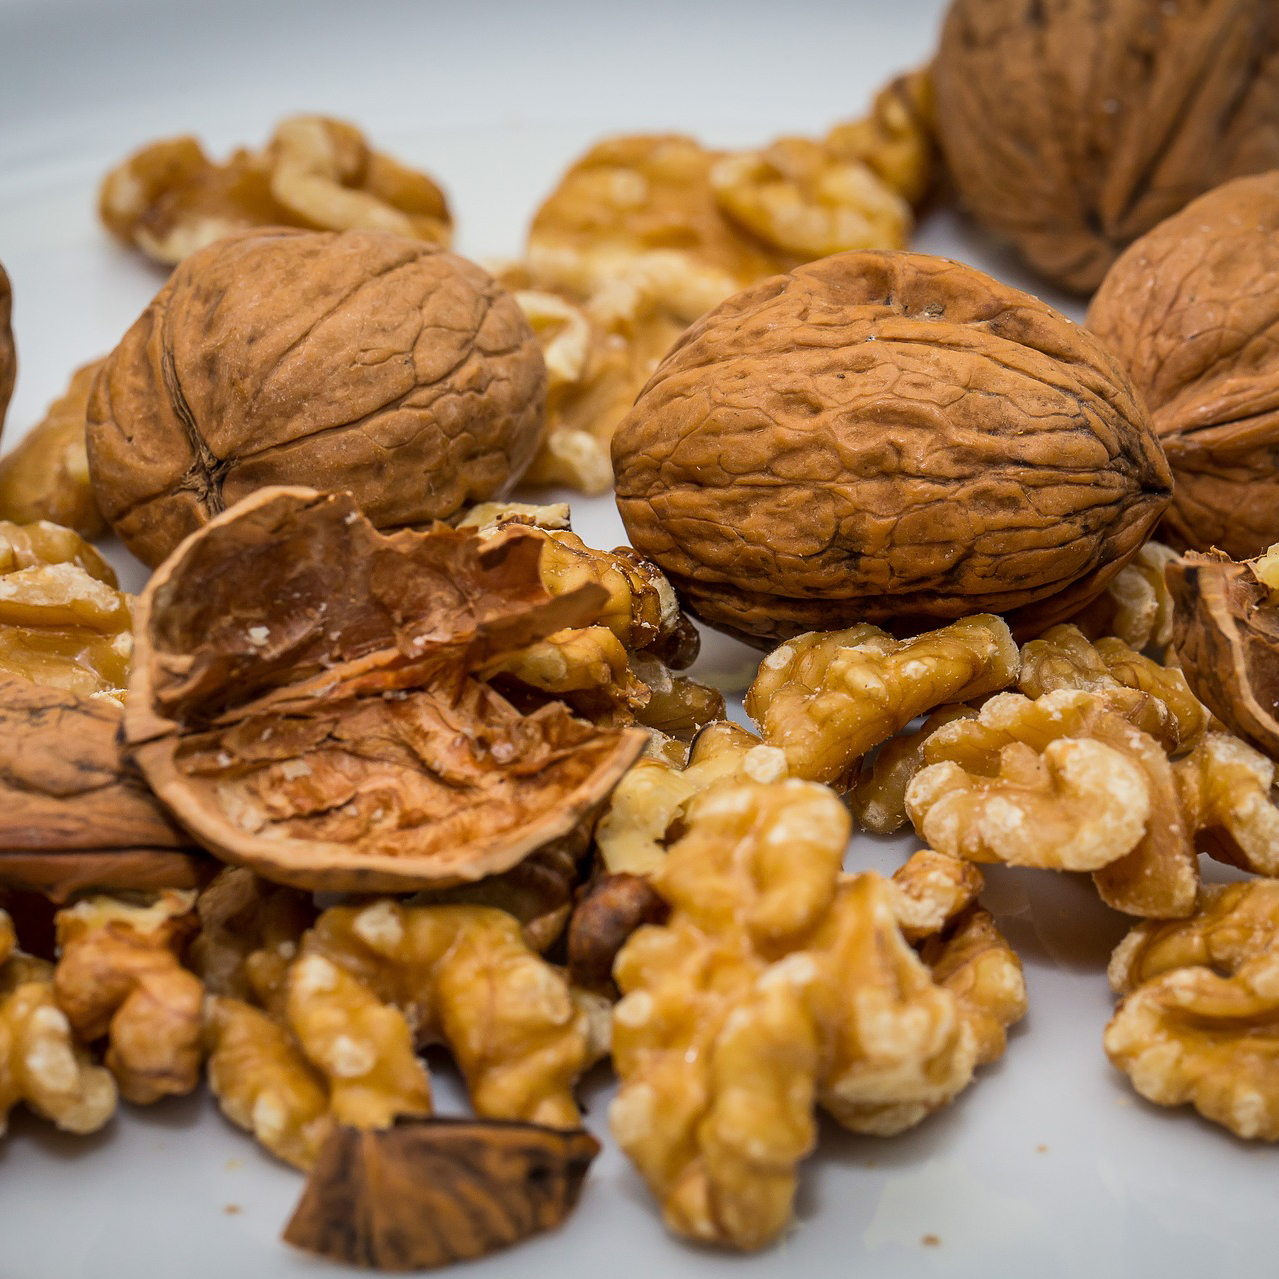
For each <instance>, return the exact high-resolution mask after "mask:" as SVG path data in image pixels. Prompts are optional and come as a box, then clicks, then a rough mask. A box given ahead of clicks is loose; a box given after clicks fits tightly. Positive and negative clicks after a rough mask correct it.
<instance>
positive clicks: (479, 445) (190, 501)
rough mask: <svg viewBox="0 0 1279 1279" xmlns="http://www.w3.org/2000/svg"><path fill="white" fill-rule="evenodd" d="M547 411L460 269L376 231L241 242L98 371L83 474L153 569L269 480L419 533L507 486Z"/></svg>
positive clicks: (478, 287) (534, 375) (517, 353)
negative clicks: (342, 499)
mask: <svg viewBox="0 0 1279 1279" xmlns="http://www.w3.org/2000/svg"><path fill="white" fill-rule="evenodd" d="M263 299H267V301H265V302H264V300H263ZM544 395H545V371H544V367H543V363H542V357H541V354H540V353H539V351H538V349H537V343H536V341H535V340H534V337H533V334H532V331H531V330H530V329H529V327H528V324H527V322H526V321H525V319H524V317H523V315H522V313H521V312H520V309H519V307H518V306H516V305H515V303H514V301H512V299H511V298H510V297H508V296H507V295H506V293H504V292H503V291H502V290H501V289H500V288H499V287H498V286H497V285H496V284H495V283H494V282H493V281H492V280H491V279H490V278H489V277H488V276H487V275H485V273H484V272H483V271H481V270H480V269H479V268H478V267H476V266H473V265H472V264H471V263H469V262H466V261H464V260H463V259H461V258H457V257H454V256H453V255H451V254H449V253H444V252H441V251H439V250H437V249H435V248H433V247H432V246H430V245H427V244H422V243H420V242H417V241H412V240H408V239H405V238H404V237H402V236H398V235H391V234H388V233H386V232H380V231H346V232H340V233H335V232H319V231H291V230H282V229H278V228H277V229H274V230H263V231H248V232H243V233H241V234H239V235H235V236H231V237H228V238H227V239H224V240H221V241H219V242H218V243H216V244H213V245H210V246H209V247H208V248H206V249H202V250H201V251H200V252H198V253H196V254H193V255H192V256H191V257H189V258H187V259H185V260H184V261H183V262H182V264H181V265H180V266H179V267H178V268H177V270H176V271H174V273H173V275H172V276H171V277H170V279H169V281H168V283H167V284H166V285H165V286H164V288H163V289H161V290H160V292H159V293H158V294H157V295H156V297H155V300H154V301H153V302H152V303H151V305H150V306H149V307H148V308H147V309H146V310H145V311H144V312H143V313H142V316H141V317H140V318H139V319H138V321H137V322H136V323H135V324H134V325H133V327H132V328H131V329H130V330H129V331H128V332H127V333H126V334H125V336H124V338H123V339H122V340H121V342H120V344H119V346H117V347H116V349H115V350H114V351H113V352H112V353H111V355H110V356H109V357H108V359H107V363H106V365H105V367H104V368H103V370H102V372H101V374H100V375H99V377H98V380H97V382H96V383H95V386H94V390H93V394H92V396H91V397H90V400H89V408H88V450H89V469H90V472H91V474H92V476H93V487H94V493H95V495H96V497H97V500H98V504H99V506H100V507H101V509H102V513H103V514H104V515H105V516H106V518H107V519H108V521H110V523H111V526H112V528H113V529H114V530H115V532H116V533H117V534H118V535H119V536H120V538H121V539H122V540H123V541H124V543H125V545H126V546H128V547H129V549H130V550H131V551H133V552H134V553H135V554H136V555H137V556H138V557H139V558H140V559H142V560H144V561H145V562H146V563H148V564H152V565H154V564H157V563H159V561H160V560H162V559H163V558H164V557H165V556H166V555H168V554H169V552H170V551H172V550H173V549H174V547H176V546H177V545H178V543H179V542H180V541H181V540H182V539H183V538H184V537H186V536H187V534H189V533H191V532H193V531H195V530H196V529H198V528H201V527H203V526H204V525H205V524H207V523H208V521H209V520H210V519H212V518H213V517H214V516H216V515H217V514H219V513H220V512H221V511H222V510H224V509H225V508H227V507H228V506H231V505H232V504H233V503H235V502H236V501H237V500H238V499H239V498H241V497H243V496H245V495H246V494H248V493H251V492H253V491H255V490H257V489H260V488H263V487H266V486H268V485H271V484H277V483H295V484H307V485H310V486H312V487H314V488H317V489H320V490H322V491H339V490H340V491H346V492H350V493H351V494H352V495H353V497H354V498H355V500H356V502H357V503H358V504H359V506H360V508H361V509H362V510H363V511H364V513H365V514H366V515H367V516H368V517H369V518H370V519H371V520H372V521H373V522H374V523H375V524H376V525H378V526H379V527H388V526H395V525H402V524H416V523H424V522H427V521H430V520H435V519H443V518H445V517H446V516H449V515H452V514H453V513H454V512H455V511H458V510H459V509H461V507H463V506H464V505H466V504H467V503H468V502H472V501H477V500H483V499H487V498H491V497H501V496H503V495H504V494H505V493H506V492H507V491H508V490H509V489H510V488H511V486H512V485H513V484H514V483H515V481H516V480H517V479H518V478H519V476H520V475H521V474H522V473H523V471H524V468H525V467H526V466H527V465H528V462H529V460H530V459H531V458H532V456H533V451H534V449H535V448H536V447H537V442H538V437H539V434H540V431H541V426H542V401H543V399H544Z"/></svg>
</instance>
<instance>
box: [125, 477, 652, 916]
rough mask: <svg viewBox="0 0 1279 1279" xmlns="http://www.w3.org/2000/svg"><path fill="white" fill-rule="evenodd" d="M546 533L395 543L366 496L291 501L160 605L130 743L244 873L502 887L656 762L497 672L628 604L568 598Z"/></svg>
mask: <svg viewBox="0 0 1279 1279" xmlns="http://www.w3.org/2000/svg"><path fill="white" fill-rule="evenodd" d="M542 545H543V543H542V539H541V538H540V537H538V536H536V535H534V534H531V533H529V532H527V531H525V530H522V529H518V528H513V529H511V530H509V531H507V532H506V533H503V534H501V535H499V536H497V537H494V538H491V539H487V540H486V539H482V538H480V537H478V536H477V535H475V534H474V533H471V532H466V531H454V530H452V529H448V528H443V527H437V528H435V529H434V530H432V531H430V532H426V533H415V532H409V531H404V532H401V533H398V534H395V535H394V536H390V537H388V536H386V535H384V534H381V533H379V532H378V531H377V530H376V529H374V528H373V527H372V525H371V524H370V523H369V522H368V520H366V519H365V518H364V517H363V516H362V515H361V514H360V512H359V511H358V509H357V508H356V507H355V505H354V503H353V502H352V501H351V499H350V498H349V497H345V496H342V497H324V496H321V495H320V494H317V493H314V492H311V491H310V490H307V489H269V490H264V491H262V492H260V493H257V494H255V495H253V496H252V497H250V498H247V499H246V500H245V501H244V502H242V503H240V504H239V505H238V506H236V507H235V508H233V509H232V510H230V511H228V512H226V513H225V514H224V515H221V516H219V517H217V518H216V519H215V520H214V521H213V522H212V523H211V524H209V525H208V526H207V527H206V528H205V529H203V530H202V531H201V532H200V533H199V534H198V535H197V536H195V537H192V538H191V539H189V540H188V541H187V542H186V543H184V545H183V546H182V547H181V548H180V549H179V551H178V552H177V553H176V554H175V555H174V556H173V557H172V558H171V559H170V560H169V561H168V562H167V563H166V564H165V565H164V566H162V568H161V569H160V570H159V571H158V572H157V573H156V574H155V575H154V576H153V577H152V579H151V581H150V583H149V584H148V586H147V589H146V591H145V592H144V593H143V594H142V596H141V597H140V599H139V601H138V609H137V662H136V665H135V668H134V673H133V678H132V681H131V684H130V692H129V698H128V700H127V702H126V707H125V722H124V736H125V741H126V744H127V748H128V750H129V752H130V754H131V756H132V758H133V759H134V760H135V761H136V762H137V763H138V765H139V766H140V768H141V770H142V772H143V774H144V775H145V777H146V778H147V780H148V782H149V783H150V785H151V786H152V788H153V789H154V790H155V792H156V794H157V795H159V796H160V797H161V798H162V799H163V801H164V802H165V803H166V804H167V805H168V806H169V807H170V808H171V809H172V810H173V812H174V813H175V814H176V815H177V816H178V818H179V819H180V820H181V821H182V823H183V825H184V826H186V827H187V828H188V829H189V830H190V831H191V832H192V833H193V835H195V836H196V838H198V839H199V840H200V841H201V842H202V843H204V844H205V845H206V846H207V847H209V848H210V849H211V850H213V851H214V852H216V853H217V854H218V855H219V856H221V857H223V858H224V859H225V860H227V861H231V862H235V863H239V864H242V865H247V866H249V867H251V868H252V869H254V870H256V871H258V872H259V873H260V874H262V875H264V876H265V877H266V878H268V879H274V880H276V881H278V882H282V883H289V884H293V885H296V886H298V887H303V888H309V889H330V890H345V891H361V892H369V891H400V892H404V891H411V890H413V889H417V888H426V887H435V888H442V887H447V886H449V885H451V884H458V883H464V882H470V881H474V880H476V879H480V878H482V877H484V876H485V875H491V874H496V873H498V872H500V871H503V870H506V869H508V868H510V867H511V866H513V865H515V864H516V863H517V862H519V861H522V860H523V859H524V858H525V857H526V856H528V855H529V854H530V853H532V852H534V851H535V850H536V849H538V848H540V847H542V846H544V845H546V844H548V843H551V842H552V841H554V840H557V839H559V838H562V837H563V836H565V835H567V834H568V833H570V832H571V831H573V830H574V829H575V828H576V827H577V826H578V824H579V823H580V822H581V821H582V820H583V819H584V818H585V817H586V816H587V814H588V813H589V812H591V810H592V809H594V808H595V807H596V806H597V805H598V804H599V803H600V802H601V801H602V800H603V799H604V798H605V796H606V795H607V794H608V792H609V791H610V790H611V789H612V787H613V785H614V784H615V783H616V782H617V780H618V778H619V777H620V776H621V775H622V774H623V773H624V772H625V770H626V768H627V767H628V766H629V765H630V764H631V762H632V761H633V760H634V759H635V757H636V756H637V755H638V754H639V752H640V750H641V749H642V748H643V745H644V741H645V738H644V735H643V734H642V733H641V732H639V731H638V730H620V731H610V730H605V729H597V728H595V727H593V726H592V725H590V724H587V723H584V722H583V721H581V720H578V719H575V718H574V717H573V716H572V715H570V714H569V712H568V711H567V709H566V708H565V707H564V706H563V704H561V703H557V702H552V701H547V702H545V703H544V704H542V705H541V706H539V707H538V708H537V709H536V710H533V711H532V712H531V713H527V714H522V713H520V712H519V711H517V710H516V709H515V708H514V707H513V706H512V705H511V704H510V703H509V702H507V701H506V700H505V698H503V697H501V696H500V695H499V694H498V693H497V692H496V691H495V690H494V689H492V688H491V687H490V686H489V685H487V684H485V683H483V682H482V681H481V679H480V678H479V676H482V674H483V672H484V669H485V667H486V666H488V665H490V664H492V663H494V662H495V661H496V660H498V659H500V658H501V657H502V656H503V655H505V654H506V653H509V652H510V651H512V650H513V649H515V648H519V647H523V646H525V645H527V644H528V643H530V642H531V641H534V640H536V639H537V638H538V637H539V636H543V635H546V634H551V633H553V632H555V631H557V630H561V629H563V628H564V627H565V626H573V625H584V624H587V623H589V622H591V621H592V620H593V619H594V618H595V616H596V615H597V613H598V611H599V609H600V608H601V607H602V606H603V604H604V603H605V599H606V596H605V592H604V591H603V590H602V589H601V588H599V587H597V586H595V585H592V584H589V583H588V584H586V585H584V586H582V587H580V588H579V589H576V590H571V591H569V592H568V593H566V594H563V595H559V596H556V597H555V598H552V597H550V596H548V594H547V593H546V591H545V589H544V588H543V586H542V583H541V578H540V574H539V560H540V556H541V552H542Z"/></svg>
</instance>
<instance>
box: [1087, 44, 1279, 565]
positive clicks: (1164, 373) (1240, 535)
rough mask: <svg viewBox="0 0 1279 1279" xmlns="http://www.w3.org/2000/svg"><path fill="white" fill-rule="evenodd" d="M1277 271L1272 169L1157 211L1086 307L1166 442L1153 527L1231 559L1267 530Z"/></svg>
mask: <svg viewBox="0 0 1279 1279" xmlns="http://www.w3.org/2000/svg"><path fill="white" fill-rule="evenodd" d="M1276 25H1277V26H1279V20H1277V21H1276ZM1276 97H1277V99H1279V94H1277V95H1276ZM1277 109H1279V102H1277ZM1275 163H1276V164H1279V154H1276V156H1275ZM1277 283H1279V171H1276V172H1270V173H1262V174H1257V175H1255V176H1251V177H1245V178H1238V179H1236V180H1235V181H1234V182H1228V183H1227V184H1226V185H1225V186H1221V187H1218V188H1217V189H1216V190H1215V191H1210V192H1209V193H1208V194H1207V195H1203V196H1200V197H1199V199H1197V200H1195V201H1194V202H1193V203H1192V204H1190V205H1188V206H1187V207H1186V208H1185V209H1183V210H1182V211H1181V212H1180V213H1178V214H1176V215H1175V216H1173V217H1170V218H1168V219H1167V220H1166V221H1164V222H1161V223H1160V224H1159V225H1158V226H1157V227H1155V229H1154V230H1153V231H1150V232H1149V233H1148V234H1146V235H1144V236H1142V237H1141V239H1140V240H1138V241H1137V242H1136V243H1135V244H1133V245H1131V246H1130V247H1129V248H1128V250H1127V251H1126V252H1125V253H1124V254H1123V256H1122V257H1120V259H1119V260H1118V261H1117V262H1116V263H1115V264H1114V266H1113V267H1111V269H1110V271H1109V272H1108V273H1107V275H1106V279H1105V281H1104V282H1103V284H1102V286H1101V288H1100V289H1099V290H1098V292H1097V296H1096V297H1095V298H1093V301H1092V305H1091V306H1090V307H1089V309H1088V327H1089V328H1090V329H1091V330H1092V331H1093V332H1094V333H1096V334H1097V336H1098V337H1099V338H1101V340H1102V341H1103V342H1105V343H1106V345H1107V346H1108V347H1110V349H1111V350H1112V351H1114V353H1115V354H1116V355H1117V356H1118V357H1119V359H1120V361H1121V363H1122V364H1123V365H1124V367H1125V368H1126V369H1127V370H1128V372H1129V374H1130V375H1131V377H1132V380H1133V384H1134V385H1135V386H1136V387H1137V390H1138V391H1139V392H1140V393H1141V395H1142V397H1143V398H1144V399H1145V401H1146V406H1147V407H1148V408H1149V409H1150V416H1151V420H1152V421H1153V422H1154V424H1155V430H1156V431H1157V432H1158V434H1159V439H1160V441H1161V443H1162V444H1163V446H1164V450H1165V451H1166V452H1167V454H1168V461H1169V462H1170V463H1171V465H1172V472H1173V476H1174V478H1175V480H1176V486H1175V488H1174V489H1173V498H1172V505H1171V506H1170V507H1169V508H1168V512H1167V514H1166V515H1165V516H1164V528H1165V530H1166V533H1167V538H1168V540H1169V541H1170V542H1172V543H1174V544H1175V545H1177V546H1179V547H1189V548H1190V549H1192V550H1196V551H1206V550H1209V549H1210V548H1214V547H1215V548H1217V549H1218V550H1222V551H1225V552H1226V553H1227V554H1228V555H1231V556H1233V557H1234V558H1235V559H1244V558H1246V557H1247V556H1250V555H1258V554H1260V553H1261V552H1262V551H1263V550H1264V549H1265V548H1266V547H1267V546H1269V545H1270V544H1271V543H1272V542H1274V541H1276V540H1279V479H1277V478H1276V476H1277V474H1279V290H1277V288H1276V286H1277Z"/></svg>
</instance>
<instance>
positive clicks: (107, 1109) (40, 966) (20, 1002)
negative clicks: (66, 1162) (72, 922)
mask: <svg viewBox="0 0 1279 1279" xmlns="http://www.w3.org/2000/svg"><path fill="white" fill-rule="evenodd" d="M20 1102H25V1103H26V1105H27V1106H28V1107H29V1108H30V1109H31V1110H33V1111H35V1112H36V1114H38V1115H41V1116H43V1117H44V1118H45V1119H48V1120H50V1121H51V1122H53V1123H54V1124H56V1125H57V1126H58V1127H59V1128H61V1129H62V1130H63V1131H64V1132H71V1133H78V1134H84V1133H90V1132H97V1130H98V1129H99V1128H101V1127H102V1126H103V1124H105V1123H106V1122H107V1121H108V1120H109V1119H110V1118H111V1116H112V1115H113V1114H115V1107H116V1088H115V1081H114V1080H113V1079H112V1078H111V1074H110V1072H109V1071H107V1070H104V1069H103V1068H102V1067H101V1066H95V1065H94V1064H93V1061H92V1059H91V1058H90V1057H89V1054H88V1052H87V1051H86V1050H85V1049H84V1048H82V1047H81V1046H80V1045H79V1044H78V1043H77V1042H76V1039H75V1036H74V1035H73V1034H72V1032H71V1023H70V1022H68V1021H67V1018H66V1014H65V1013H64V1012H63V1011H62V1010H61V1009H60V1008H59V1007H58V1005H57V1002H56V1000H55V999H54V993H53V966H52V965H51V964H48V963H45V962H44V961H43V960H40V959H33V958H31V957H30V956H29V955H23V954H20V953H19V954H12V955H10V956H9V958H8V959H7V960H5V961H4V963H3V964H0V1136H3V1135H4V1131H5V1128H6V1125H7V1121H8V1117H9V1112H10V1111H11V1110H12V1109H13V1107H14V1106H16V1105H18V1104H19V1103H20Z"/></svg>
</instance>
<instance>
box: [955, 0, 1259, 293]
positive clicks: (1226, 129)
mask: <svg viewBox="0 0 1279 1279" xmlns="http://www.w3.org/2000/svg"><path fill="white" fill-rule="evenodd" d="M933 74H934V78H935V81H936V90H937V123H938V128H939V131H940V134H941V143H942V150H943V152H944V153H945V157H946V161H947V164H948V167H949V170H950V173H951V175H952V177H953V179H954V183H955V186H956V187H957V188H958V190H959V194H960V196H961V197H962V199H963V201H964V203H965V204H966V205H967V206H968V208H969V209H970V210H971V211H972V212H973V213H974V214H975V215H976V216H977V217H978V218H979V219H980V220H981V221H982V222H984V223H986V224H987V225H988V226H989V227H991V228H993V229H994V230H995V231H997V232H999V233H1000V234H1002V235H1004V236H1006V237H1008V238H1009V239H1011V240H1012V241H1013V243H1014V244H1015V245H1016V246H1017V248H1018V249H1019V250H1020V251H1021V253H1022V255H1023V256H1024V257H1025V258H1026V260H1027V261H1028V262H1029V263H1030V264H1031V265H1032V266H1033V267H1035V268H1036V269H1037V270H1039V271H1040V272H1042V273H1043V274H1044V275H1046V276H1048V277H1049V278H1050V279H1052V280H1054V281H1056V282H1057V283H1059V284H1061V285H1063V286H1065V287H1066V288H1069V289H1074V290H1076V291H1078V292H1081V293H1086V292H1090V291H1091V290H1093V289H1094V288H1096V287H1097V285H1098V284H1100V283H1101V279H1102V276H1103V275H1104V274H1105V273H1106V268H1107V267H1108V266H1109V265H1110V264H1111V262H1112V261H1113V260H1114V258H1115V256H1116V255H1117V254H1118V253H1119V251H1120V250H1121V249H1123V247H1124V246H1125V245H1126V244H1128V243H1130V242H1131V241H1133V240H1135V239H1136V238H1137V237H1138V236H1140V235H1142V234H1144V233H1145V232H1146V231H1149V230H1150V228H1151V227H1153V226H1154V225H1155V224H1156V223H1157V222H1159V221H1161V220H1162V219H1164V218H1166V217H1168V216H1169V215H1170V214H1172V213H1175V212H1176V211H1177V210H1178V209H1180V208H1181V207H1182V206H1183V205H1184V204H1185V203H1186V202H1187V200H1190V199H1193V198H1194V197H1195V196H1197V195H1199V194H1200V193H1202V192H1204V191H1207V190H1209V189H1210V188H1212V187H1215V186H1217V185H1218V184H1219V183H1222V182H1225V181H1227V180H1229V179H1230V178H1233V177H1238V176H1240V175H1242V174H1245V173H1257V172H1259V171H1261V170H1263V169H1270V168H1273V167H1275V166H1276V165H1279V126H1277V125H1276V121H1277V120H1279V11H1276V9H1275V7H1274V4H1273V3H1272V0H1230V2H1229V3H1225V4H1220V3H1216V2H1215V0H1184V2H1182V3H1171V4H1170V3H1167V2H1166V0H1107V2H1106V3H1103V4H1097V3H1093V0H1056V2H1055V3H1052V4H1043V3H1041V2H1040V0H955V3H953V4H952V5H951V7H950V12H949V14H948V15H947V18H946V22H945V25H944V27H943V29H942V36H941V45H940V48H939V50H938V54H937V58H936V60H935V62H934V66H933Z"/></svg>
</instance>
